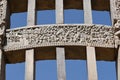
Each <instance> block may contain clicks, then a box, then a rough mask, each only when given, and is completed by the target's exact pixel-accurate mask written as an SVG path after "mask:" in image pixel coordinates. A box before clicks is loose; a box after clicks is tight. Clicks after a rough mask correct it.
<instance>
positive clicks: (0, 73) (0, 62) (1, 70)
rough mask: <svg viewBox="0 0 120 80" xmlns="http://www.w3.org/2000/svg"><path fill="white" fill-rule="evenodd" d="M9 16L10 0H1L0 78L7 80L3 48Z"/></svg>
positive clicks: (0, 79)
mask: <svg viewBox="0 0 120 80" xmlns="http://www.w3.org/2000/svg"><path fill="white" fill-rule="evenodd" d="M9 17H10V12H9V7H8V0H0V80H5V58H4V53H3V49H2V48H3V46H4V43H5V29H6V28H9V19H10V18H9Z"/></svg>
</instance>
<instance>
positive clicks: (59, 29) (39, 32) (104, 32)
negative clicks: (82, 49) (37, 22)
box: [4, 24, 114, 51]
mask: <svg viewBox="0 0 120 80" xmlns="http://www.w3.org/2000/svg"><path fill="white" fill-rule="evenodd" d="M6 38H7V43H6V46H5V47H4V49H5V51H10V50H17V49H24V48H31V47H42V46H65V45H68V46H69V45H77V46H95V47H114V29H113V28H112V27H109V26H103V25H82V24H81V25H80V24H79V25H77V24H76V25H67V24H64V25H63V24H61V25H43V26H34V27H25V28H21V29H14V30H7V31H6Z"/></svg>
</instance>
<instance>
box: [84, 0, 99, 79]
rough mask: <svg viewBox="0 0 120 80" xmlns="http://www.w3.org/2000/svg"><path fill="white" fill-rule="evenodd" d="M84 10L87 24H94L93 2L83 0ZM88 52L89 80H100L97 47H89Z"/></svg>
mask: <svg viewBox="0 0 120 80" xmlns="http://www.w3.org/2000/svg"><path fill="white" fill-rule="evenodd" d="M83 8H84V22H85V24H92V11H91V10H92V9H91V0H83ZM86 50H87V67H88V80H98V77H97V67H96V56H95V47H90V46H87V48H86Z"/></svg>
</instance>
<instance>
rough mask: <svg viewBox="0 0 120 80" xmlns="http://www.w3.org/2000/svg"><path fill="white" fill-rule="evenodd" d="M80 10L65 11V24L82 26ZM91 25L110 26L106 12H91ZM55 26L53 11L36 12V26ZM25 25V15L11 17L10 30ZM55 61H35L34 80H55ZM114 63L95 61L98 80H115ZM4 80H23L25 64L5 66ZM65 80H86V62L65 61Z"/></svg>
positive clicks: (19, 14) (82, 19)
mask: <svg viewBox="0 0 120 80" xmlns="http://www.w3.org/2000/svg"><path fill="white" fill-rule="evenodd" d="M83 14H84V12H83V11H82V10H75V9H70V10H65V11H64V23H65V24H83V23H84V15H83ZM92 15H93V24H104V25H111V20H110V14H109V12H107V11H103V12H101V11H92ZM42 24H55V11H54V10H51V11H50V10H45V11H37V25H42ZM26 25H27V13H17V14H12V15H11V28H16V27H22V26H26ZM56 65H57V64H56V60H40V61H36V80H57V66H56ZM115 65H116V64H115V62H109V61H97V71H98V80H116V66H115ZM6 80H25V63H24V62H23V63H16V64H7V65H6ZM66 80H88V77H87V65H86V60H66Z"/></svg>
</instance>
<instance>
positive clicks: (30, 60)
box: [25, 0, 36, 80]
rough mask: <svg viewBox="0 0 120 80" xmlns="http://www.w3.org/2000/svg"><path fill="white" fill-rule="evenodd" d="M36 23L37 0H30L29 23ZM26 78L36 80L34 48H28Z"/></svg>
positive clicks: (31, 24) (29, 24)
mask: <svg viewBox="0 0 120 80" xmlns="http://www.w3.org/2000/svg"><path fill="white" fill-rule="evenodd" d="M35 24H36V0H28V16H27V25H28V26H34V25H35ZM25 61H26V64H25V80H35V58H34V49H29V50H26V55H25Z"/></svg>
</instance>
